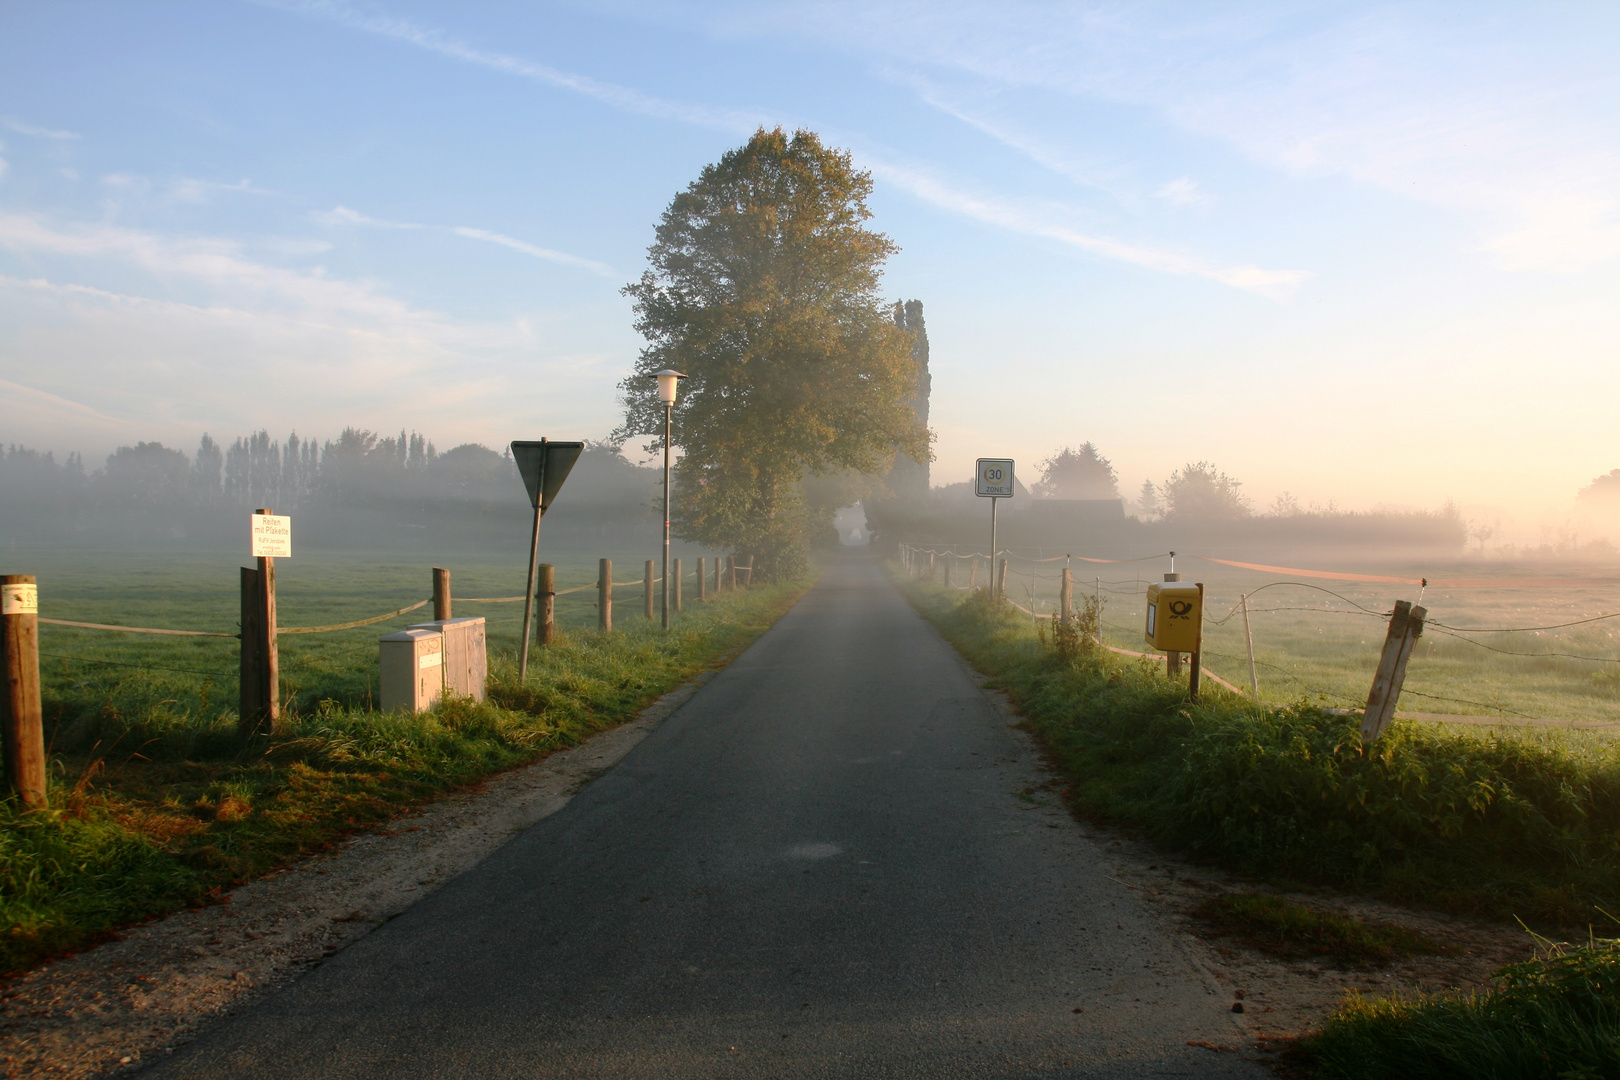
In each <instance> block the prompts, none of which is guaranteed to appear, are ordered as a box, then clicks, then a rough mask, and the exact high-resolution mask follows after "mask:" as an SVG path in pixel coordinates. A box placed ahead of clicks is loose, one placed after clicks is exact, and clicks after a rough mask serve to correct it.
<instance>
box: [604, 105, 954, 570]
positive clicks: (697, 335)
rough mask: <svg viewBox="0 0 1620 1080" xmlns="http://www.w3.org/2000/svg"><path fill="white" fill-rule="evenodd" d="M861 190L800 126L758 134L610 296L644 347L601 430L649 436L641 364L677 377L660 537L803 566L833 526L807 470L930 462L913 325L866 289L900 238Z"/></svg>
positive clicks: (671, 218) (845, 156) (843, 160)
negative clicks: (628, 314)
mask: <svg viewBox="0 0 1620 1080" xmlns="http://www.w3.org/2000/svg"><path fill="white" fill-rule="evenodd" d="M871 191H872V178H871V174H870V173H868V172H865V171H861V170H858V169H856V168H855V167H854V165H853V164H852V162H851V160H850V155H849V153H848V152H847V151H843V150H838V149H834V148H831V147H827V146H824V145H823V144H822V142H821V139H820V138H819V137H818V136H817V135H816V134H815V133H814V132H810V131H796V132H794V133H793V135H792V136H791V137H790V136H788V135H787V134H786V133H784V132H783V131H782V129H781V128H777V129H775V130H772V131H766V130H764V129H763V128H761V129H760V130H759V131H757V132H756V133H755V134H754V136H753V138H751V139H749V140H748V143H747V144H746V145H744V146H742V147H739V148H738V149H735V150H732V151H730V152H728V153H727V154H726V155H725V156H724V157H722V158H721V159H720V161H719V162H718V163H716V164H714V165H710V166H708V167H707V168H705V169H704V170H703V172H702V173H701V174H700V175H699V177H698V179H697V180H696V181H694V182H693V183H692V184H691V185H689V186H688V187H687V188H686V190H685V191H683V192H681V193H680V194H679V195H677V196H676V197H675V199H674V201H672V202H671V203H670V205H669V208H668V209H667V210H665V211H664V214H663V217H662V219H661V220H660V221H659V224H658V227H657V230H656V233H655V242H654V243H653V245H652V247H650V248H649V249H648V267H647V269H646V270H645V271H644V272H643V273H642V275H641V279H640V280H639V281H637V282H634V283H632V284H630V285H628V286H626V287H625V290H624V292H625V294H626V295H628V296H630V297H631V298H632V299H633V300H634V302H635V303H634V310H635V328H636V330H637V331H638V332H640V333H641V335H642V336H643V337H644V338H646V340H647V345H646V347H645V348H643V349H642V351H641V356H640V358H639V360H638V361H637V363H636V366H635V369H634V373H633V374H632V375H631V376H630V377H629V378H627V379H625V380H624V381H623V382H622V383H620V384H619V386H620V390H621V392H622V396H621V401H622V403H623V405H624V407H625V421H624V424H623V426H622V427H621V428H620V429H619V430H618V431H616V432H614V438H615V439H619V440H623V439H627V438H630V437H632V436H635V435H644V434H656V435H658V436H660V437H661V436H662V433H663V418H664V412H663V405H662V404H661V403H660V402H659V401H658V397H657V393H656V385H655V382H654V380H653V379H651V378H649V377H648V376H650V375H651V374H652V373H653V372H655V371H658V370H660V369H662V368H674V369H676V370H678V371H683V372H685V373H686V374H687V376H688V378H687V380H686V381H685V382H684V383H683V384H682V386H681V390H680V395H679V398H678V399H677V403H676V406H675V411H674V425H675V426H674V432H675V433H674V438H673V442H674V444H675V445H676V446H678V447H679V448H680V450H681V459H680V463H679V465H678V467H677V468H676V470H675V481H674V497H673V501H674V507H673V520H674V523H675V524H674V529H675V532H676V534H677V535H678V536H681V537H682V538H684V539H688V540H692V541H696V542H699V543H702V544H705V545H709V546H712V547H718V548H722V549H728V550H731V551H734V552H736V553H738V554H740V555H743V556H752V557H753V559H754V561H755V567H756V570H755V573H756V576H757V577H759V578H762V579H767V580H769V579H778V578H784V577H791V576H794V575H797V574H800V573H802V572H803V571H804V569H805V565H806V552H807V538H808V537H809V536H810V535H811V533H812V532H813V531H815V530H817V529H818V528H819V529H822V530H824V529H825V528H826V527H827V526H829V525H830V523H831V510H830V509H828V508H825V507H823V508H819V509H817V510H815V511H812V509H811V508H810V506H809V505H808V504H807V502H806V500H805V495H804V484H803V482H804V479H805V477H806V475H807V474H808V475H816V476H823V475H827V474H830V473H836V472H843V471H855V472H860V473H868V474H871V473H881V472H883V471H885V470H887V469H888V468H889V467H890V465H891V464H892V463H893V460H894V457H895V454H896V453H897V452H899V453H904V454H906V455H907V456H909V457H911V458H913V459H915V460H917V461H926V460H929V459H930V458H931V457H932V454H931V451H930V449H929V434H928V430H927V427H926V426H925V425H924V424H923V423H922V422H921V420H919V418H918V416H917V414H916V412H915V411H914V409H913V403H912V396H913V394H914V393H915V392H916V388H917V367H916V361H915V360H914V358H913V355H912V344H913V342H912V338H911V335H910V334H908V333H907V332H906V330H905V329H904V328H902V327H899V326H896V325H895V323H894V320H893V318H892V317H891V315H890V312H889V310H888V307H887V305H885V304H884V303H883V302H882V300H881V299H880V298H879V296H878V285H879V282H880V277H881V273H882V268H883V264H884V261H885V260H886V259H887V258H888V257H889V256H890V255H891V254H893V253H894V252H895V251H896V250H897V249H896V247H895V245H894V244H893V242H891V241H890V240H889V238H888V237H887V236H885V235H883V234H882V233H879V232H875V231H873V230H871V229H868V228H867V227H866V225H865V222H866V221H867V220H868V219H869V218H870V217H871V211H870V210H869V209H868V208H867V205H866V200H867V197H868V196H869V195H870V194H871ZM657 445H661V439H660V442H659V443H657V444H654V446H657ZM822 517H825V518H826V520H825V521H822V520H820V518H822Z"/></svg>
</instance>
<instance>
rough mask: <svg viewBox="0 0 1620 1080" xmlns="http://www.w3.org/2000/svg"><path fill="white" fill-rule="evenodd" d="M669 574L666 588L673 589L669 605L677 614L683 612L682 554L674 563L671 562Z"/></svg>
mask: <svg viewBox="0 0 1620 1080" xmlns="http://www.w3.org/2000/svg"><path fill="white" fill-rule="evenodd" d="M669 574H670V580H669V581H668V582H666V583H665V585H664V588H666V589H669V590H671V591H670V594H669V606H670V607H671V608H672V609H674V611H675V614H677V615H679V614H680V613H681V560H680V556H676V557H675V560H674V561H673V562H672V563H670V571H669Z"/></svg>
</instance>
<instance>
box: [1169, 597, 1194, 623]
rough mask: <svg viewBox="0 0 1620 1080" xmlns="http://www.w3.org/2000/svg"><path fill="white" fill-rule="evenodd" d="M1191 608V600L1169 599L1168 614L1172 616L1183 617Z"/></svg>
mask: <svg viewBox="0 0 1620 1080" xmlns="http://www.w3.org/2000/svg"><path fill="white" fill-rule="evenodd" d="M1192 609H1193V606H1192V601H1191V600H1172V601H1170V615H1171V617H1173V618H1177V619H1185V618H1186V617H1187V616H1188V615H1189V614H1190V613H1191V612H1192Z"/></svg>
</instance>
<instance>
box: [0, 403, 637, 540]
mask: <svg viewBox="0 0 1620 1080" xmlns="http://www.w3.org/2000/svg"><path fill="white" fill-rule="evenodd" d="M660 475H661V474H660V473H659V471H658V470H655V469H649V468H642V467H639V466H637V465H634V464H632V463H631V462H629V461H627V460H625V458H624V457H623V456H621V455H620V454H619V452H618V450H617V448H615V447H614V446H612V445H610V444H607V443H591V444H588V445H587V449H586V452H585V454H584V455H582V456H581V458H580V461H579V463H578V465H576V466H575V469H574V472H573V474H572V475H571V476H570V478H569V480H568V484H567V486H566V488H565V494H564V495H563V496H562V497H561V498H560V499H559V507H563V506H566V508H567V510H568V512H567V513H559V514H557V515H547V520H548V524H551V523H552V522H553V518H554V517H555V526H556V527H560V528H562V529H563V530H564V532H565V533H567V534H570V535H575V534H577V535H575V538H577V539H587V538H589V537H590V536H593V535H598V534H601V533H603V532H611V531H612V530H613V529H615V528H617V527H621V526H628V525H639V524H640V523H642V522H643V521H644V520H645V519H646V518H647V517H649V516H651V515H652V514H653V510H652V499H653V497H654V495H655V493H656V492H657V490H658V484H659V477H660ZM0 505H3V506H4V508H5V509H4V512H3V513H0V543H3V542H9V543H55V542H69V543H75V542H78V543H86V544H103V543H107V542H136V543H143V544H151V543H160V544H169V543H172V542H175V541H181V542H194V543H199V544H204V545H210V544H216V543H225V544H232V543H235V542H236V541H237V540H239V539H240V536H239V535H238V534H241V533H243V530H244V528H245V526H243V525H242V522H241V520H240V518H241V514H240V513H239V511H244V510H252V509H256V508H259V507H269V508H271V509H273V510H275V511H276V512H277V513H288V514H298V515H300V517H301V518H302V520H301V521H300V522H299V530H298V535H299V537H300V538H301V539H302V540H305V541H307V542H317V543H330V544H334V545H339V546H342V545H348V544H360V543H378V542H381V543H383V544H384V545H386V544H387V535H404V536H406V537H407V538H408V537H410V536H413V535H417V536H420V535H423V534H425V533H427V532H429V531H431V532H432V533H433V534H436V535H438V536H440V537H441V538H442V539H448V540H450V541H456V540H466V541H471V542H479V541H481V540H482V539H483V538H484V537H485V534H491V535H496V534H498V535H499V536H500V537H502V538H503V539H505V538H506V537H507V535H508V534H509V533H511V532H512V529H511V525H512V523H513V522H521V521H525V520H527V517H528V514H529V513H530V510H529V504H528V498H527V496H526V494H525V492H524V489H523V485H522V481H521V479H520V478H519V476H518V471H517V467H516V465H515V463H514V462H513V460H512V456H511V452H510V451H509V450H508V451H506V452H504V453H498V452H496V451H494V450H491V449H489V448H488V447H486V446H481V445H479V444H477V443H464V444H462V445H460V446H456V447H453V448H451V449H449V450H446V451H444V452H442V453H441V452H440V451H439V450H438V449H437V447H435V445H434V444H433V442H432V441H430V440H429V439H427V438H426V437H425V436H423V435H421V434H418V433H415V432H413V433H411V434H409V435H407V434H406V433H405V432H404V431H401V432H400V433H399V435H398V436H397V437H394V436H379V435H377V434H376V433H374V432H372V431H368V430H366V429H363V428H358V427H350V428H345V429H344V431H343V433H342V434H341V435H340V436H339V437H338V438H336V439H331V440H327V441H326V442H324V443H322V442H318V441H317V440H314V439H304V438H300V437H299V436H298V435H297V434H296V433H294V434H292V435H289V436H288V437H287V438H286V440H285V441H278V440H276V439H274V438H272V437H271V435H270V434H269V432H267V431H260V432H257V433H255V434H252V435H247V436H243V437H241V438H238V439H236V440H235V441H234V442H232V443H230V444H229V445H223V444H221V443H219V442H217V441H215V440H214V439H213V438H212V437H211V436H209V435H204V436H203V437H202V440H201V442H200V443H199V445H198V446H197V449H196V451H195V452H194V453H193V454H191V455H190V456H188V455H187V454H186V453H185V452H184V451H181V450H177V449H173V448H171V447H166V446H164V445H162V444H161V443H157V442H138V443H136V444H135V445H134V446H121V447H119V448H118V450H117V451H115V452H114V453H112V454H110V455H108V457H107V461H106V464H105V465H104V466H103V467H102V468H99V469H96V470H95V471H94V472H91V471H88V470H87V469H86V468H85V464H84V460H83V458H82V457H81V456H80V455H79V454H76V453H73V454H69V455H68V456H67V457H66V458H65V459H63V460H60V461H59V460H57V459H56V457H55V456H54V455H53V454H52V453H49V452H46V453H41V452H39V451H37V450H31V449H29V448H27V447H23V446H16V445H12V446H9V447H7V448H6V449H5V451H4V453H3V454H0ZM519 531H521V530H519Z"/></svg>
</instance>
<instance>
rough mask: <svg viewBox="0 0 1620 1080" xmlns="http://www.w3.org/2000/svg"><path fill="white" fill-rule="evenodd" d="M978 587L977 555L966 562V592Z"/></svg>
mask: <svg viewBox="0 0 1620 1080" xmlns="http://www.w3.org/2000/svg"><path fill="white" fill-rule="evenodd" d="M978 586H979V557H978V556H977V555H975V556H973V558H972V559H971V560H970V561H969V562H968V592H972V591H973V590H974V589H976V588H978Z"/></svg>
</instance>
